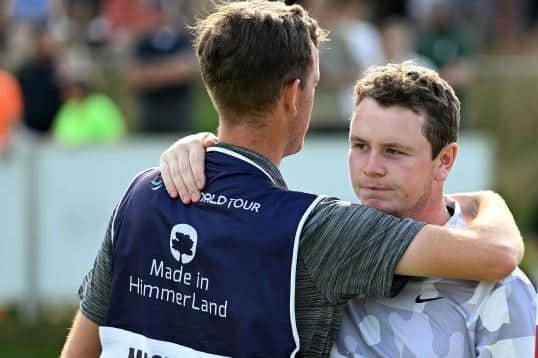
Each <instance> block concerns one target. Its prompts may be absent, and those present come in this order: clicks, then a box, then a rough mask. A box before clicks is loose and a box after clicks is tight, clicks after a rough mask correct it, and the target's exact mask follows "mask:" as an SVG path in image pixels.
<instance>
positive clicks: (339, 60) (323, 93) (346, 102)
mask: <svg viewBox="0 0 538 358" xmlns="http://www.w3.org/2000/svg"><path fill="white" fill-rule="evenodd" d="M306 6H307V8H308V9H309V10H310V11H311V12H312V13H313V14H314V15H315V16H316V17H317V18H318V19H319V21H320V23H322V24H323V25H324V26H326V27H327V28H328V29H329V30H330V31H331V41H330V42H328V43H322V44H320V48H319V51H320V60H319V61H320V64H319V65H320V71H321V73H322V76H321V77H320V82H319V87H318V90H317V93H316V104H315V105H314V110H313V113H312V126H313V127H315V128H318V129H324V130H327V129H333V128H334V129H338V128H340V129H343V128H345V127H346V126H347V122H345V121H344V120H345V119H347V118H349V116H350V115H351V112H352V111H353V100H352V98H351V93H352V88H353V84H354V83H355V81H354V79H356V78H357V77H358V76H359V73H360V69H361V64H360V63H359V62H358V61H357V59H356V57H355V56H354V54H353V52H352V49H351V44H350V43H349V42H348V41H347V39H346V36H347V34H346V32H345V31H346V29H344V27H343V26H342V24H341V20H342V14H343V12H345V5H343V4H342V3H340V2H337V3H328V2H327V1H325V0H322V2H318V3H315V1H309V2H307V4H306Z"/></svg>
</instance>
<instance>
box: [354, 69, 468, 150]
mask: <svg viewBox="0 0 538 358" xmlns="http://www.w3.org/2000/svg"><path fill="white" fill-rule="evenodd" d="M354 95H355V106H358V105H359V103H360V102H361V101H362V100H363V99H364V98H367V97H369V98H372V99H375V100H376V101H377V102H378V103H379V104H380V105H382V106H393V105H398V106H403V107H406V108H409V109H411V110H412V111H414V112H416V113H419V112H421V111H423V112H424V114H425V116H426V120H425V122H424V126H423V127H422V133H423V134H424V136H425V137H426V139H427V140H428V141H429V142H430V144H431V146H432V158H435V157H436V156H437V155H438V154H439V152H440V151H441V149H443V147H444V146H445V145H447V144H448V143H453V142H456V141H457V139H458V129H459V123H460V101H459V100H458V97H456V94H455V93H454V90H453V89H452V87H451V86H450V85H449V84H448V83H447V82H446V81H445V80H443V79H442V78H441V77H439V74H438V73H437V72H435V71H433V70H430V69H427V68H425V67H422V66H418V65H416V64H415V63H414V62H412V61H406V62H403V63H400V64H392V63H391V64H387V65H384V66H377V67H372V68H370V69H368V70H367V71H366V73H365V75H364V77H363V78H361V79H360V80H359V81H357V84H356V85H355V91H354Z"/></svg>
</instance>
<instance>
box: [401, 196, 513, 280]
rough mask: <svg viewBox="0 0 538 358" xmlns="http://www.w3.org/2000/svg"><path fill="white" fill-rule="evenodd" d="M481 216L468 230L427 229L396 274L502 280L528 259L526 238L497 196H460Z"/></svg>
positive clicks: (407, 253)
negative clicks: (524, 245) (524, 242)
mask: <svg viewBox="0 0 538 358" xmlns="http://www.w3.org/2000/svg"><path fill="white" fill-rule="evenodd" d="M455 198H456V199H457V200H458V201H460V203H462V204H463V205H464V207H465V209H463V210H464V214H465V212H469V211H471V213H470V214H471V215H472V212H474V211H475V210H474V208H475V207H476V216H475V217H474V218H472V219H471V220H470V222H469V223H468V230H461V229H447V228H443V227H439V226H434V225H426V226H425V227H424V228H423V229H422V230H421V231H420V232H419V233H418V234H417V235H416V236H415V239H414V240H413V241H412V242H411V244H410V245H409V247H408V249H407V250H406V252H405V254H404V255H403V257H402V258H401V260H400V262H399V263H398V266H397V267H396V273H398V274H401V275H409V276H435V277H450V278H459V279H469V280H485V281H498V280H500V279H502V278H504V277H505V276H506V275H508V274H510V272H512V271H513V270H514V269H515V268H516V267H517V265H518V264H519V262H520V261H521V259H522V257H523V252H524V248H523V240H522V238H521V234H520V232H519V230H518V228H517V225H516V223H515V221H514V217H513V216H512V214H511V212H510V210H509V209H508V207H507V206H506V203H505V202H504V200H503V199H502V198H501V197H500V196H499V195H497V194H495V193H493V192H490V191H485V192H478V193H474V194H472V195H471V194H461V195H458V196H455Z"/></svg>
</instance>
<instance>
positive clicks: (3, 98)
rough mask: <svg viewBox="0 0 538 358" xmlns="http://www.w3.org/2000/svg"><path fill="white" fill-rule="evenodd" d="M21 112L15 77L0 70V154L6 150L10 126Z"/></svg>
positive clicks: (18, 90) (20, 98)
mask: <svg viewBox="0 0 538 358" xmlns="http://www.w3.org/2000/svg"><path fill="white" fill-rule="evenodd" d="M21 112H22V96H21V89H20V87H19V84H18V83H17V80H16V78H15V77H13V76H12V75H11V74H9V73H8V72H5V71H3V70H0V154H2V153H4V152H5V151H6V150H7V147H8V144H9V131H10V127H11V125H12V124H13V122H15V121H16V120H18V119H19V117H20V115H21Z"/></svg>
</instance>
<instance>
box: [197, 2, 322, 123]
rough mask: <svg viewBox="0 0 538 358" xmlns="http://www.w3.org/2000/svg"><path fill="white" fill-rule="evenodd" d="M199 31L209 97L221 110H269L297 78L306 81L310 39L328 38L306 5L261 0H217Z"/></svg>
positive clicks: (313, 41)
mask: <svg viewBox="0 0 538 358" xmlns="http://www.w3.org/2000/svg"><path fill="white" fill-rule="evenodd" d="M195 30H196V39H195V46H196V52H197V55H198V59H199V61H200V68H201V72H202V78H203V80H204V82H205V85H206V87H207V89H208V92H209V94H210V96H211V97H212V99H213V101H214V103H215V105H216V106H217V107H219V108H220V109H226V110H228V111H231V112H233V113H236V114H241V115H245V114H246V115H250V114H256V113H263V112H265V111H267V110H268V109H269V108H270V106H271V105H273V104H275V103H276V100H277V99H278V97H279V95H280V92H281V90H282V88H283V86H284V85H285V84H287V83H289V82H291V81H293V80H295V79H300V80H301V86H302V85H304V82H305V79H306V76H307V74H308V73H309V70H311V67H312V59H313V54H312V48H311V43H313V44H314V45H315V46H318V44H319V42H320V41H322V40H324V39H325V37H326V32H325V31H324V30H322V29H321V28H320V27H319V26H318V24H317V22H316V20H314V19H313V18H311V17H310V16H309V15H308V12H307V11H306V10H304V9H303V8H302V7H301V6H299V5H292V6H287V5H285V4H284V3H283V2H279V1H276V2H271V1H262V0H255V1H241V2H232V3H230V2H224V3H221V4H219V5H216V11H215V12H214V13H212V14H211V15H209V16H208V17H207V18H205V19H203V20H200V21H198V23H197V24H196V27H195Z"/></svg>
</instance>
